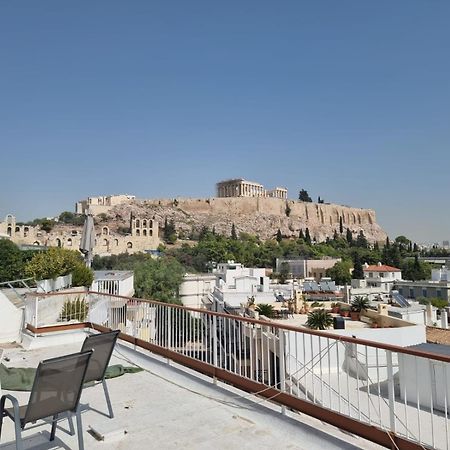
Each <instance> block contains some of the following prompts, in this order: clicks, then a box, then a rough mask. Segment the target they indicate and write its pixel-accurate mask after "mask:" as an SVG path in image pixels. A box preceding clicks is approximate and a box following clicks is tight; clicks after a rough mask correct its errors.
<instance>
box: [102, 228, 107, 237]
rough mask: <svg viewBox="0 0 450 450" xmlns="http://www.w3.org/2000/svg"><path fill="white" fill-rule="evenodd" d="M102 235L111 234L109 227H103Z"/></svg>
mask: <svg viewBox="0 0 450 450" xmlns="http://www.w3.org/2000/svg"><path fill="white" fill-rule="evenodd" d="M102 234H106V235H108V234H109V229H108V227H103V228H102Z"/></svg>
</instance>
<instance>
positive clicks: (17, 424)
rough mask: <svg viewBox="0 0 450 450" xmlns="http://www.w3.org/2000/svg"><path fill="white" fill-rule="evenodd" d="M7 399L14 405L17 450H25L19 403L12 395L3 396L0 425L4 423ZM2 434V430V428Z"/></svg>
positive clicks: (0, 401) (0, 402) (0, 404)
mask: <svg viewBox="0 0 450 450" xmlns="http://www.w3.org/2000/svg"><path fill="white" fill-rule="evenodd" d="M6 399H8V400H10V401H11V403H12V405H13V410H14V431H15V434H16V450H23V441H22V424H21V423H20V412H19V403H18V401H17V399H16V398H15V397H13V396H12V395H9V394H6V395H3V396H2V398H1V400H0V416H1V418H0V425H2V422H3V413H4V408H5V402H6ZM0 432H1V428H0Z"/></svg>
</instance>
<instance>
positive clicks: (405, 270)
mask: <svg viewBox="0 0 450 450" xmlns="http://www.w3.org/2000/svg"><path fill="white" fill-rule="evenodd" d="M401 269H402V278H403V279H404V280H411V281H421V280H429V279H430V277H431V266H430V265H429V264H428V263H426V262H422V261H419V257H418V256H417V255H416V256H415V257H414V260H410V259H409V260H408V259H407V260H405V261H404V262H403V264H402V266H401Z"/></svg>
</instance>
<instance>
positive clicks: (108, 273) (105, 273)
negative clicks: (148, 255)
mask: <svg viewBox="0 0 450 450" xmlns="http://www.w3.org/2000/svg"><path fill="white" fill-rule="evenodd" d="M133 275H134V272H133V271H132V270H94V281H104V280H111V281H112V280H114V281H123V280H126V279H127V278H130V277H132V276H133Z"/></svg>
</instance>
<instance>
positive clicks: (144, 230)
mask: <svg viewBox="0 0 450 450" xmlns="http://www.w3.org/2000/svg"><path fill="white" fill-rule="evenodd" d="M142 234H143V235H144V236H147V230H146V229H145V228H144V229H143V230H142Z"/></svg>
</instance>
